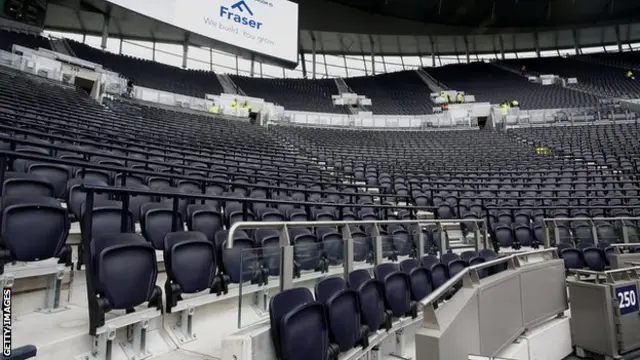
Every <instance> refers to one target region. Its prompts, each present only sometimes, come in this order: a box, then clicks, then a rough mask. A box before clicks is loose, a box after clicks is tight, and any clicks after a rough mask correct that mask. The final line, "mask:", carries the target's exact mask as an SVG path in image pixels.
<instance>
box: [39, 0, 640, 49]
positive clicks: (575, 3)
mask: <svg viewBox="0 0 640 360" xmlns="http://www.w3.org/2000/svg"><path fill="white" fill-rule="evenodd" d="M296 2H298V3H299V5H300V10H299V18H300V19H299V22H300V37H299V38H300V44H299V45H300V47H299V48H300V50H301V51H303V52H306V53H311V52H317V53H323V54H337V55H371V54H378V55H420V56H429V55H434V54H437V55H456V54H464V53H467V54H469V53H472V54H486V53H496V54H497V53H509V52H522V51H542V50H556V49H569V48H577V47H588V46H603V45H615V44H620V43H621V42H622V43H631V42H636V41H640V19H639V18H640V16H639V15H640V1H637V0H369V1H363V0H322V1H321V0H297V1H296ZM107 14H109V16H107ZM105 19H108V20H105ZM105 21H107V23H108V31H109V36H110V37H115V38H123V39H132V40H143V41H156V42H165V43H180V44H182V43H184V42H185V41H187V42H189V43H190V44H191V45H194V46H202V47H211V46H214V47H217V48H221V46H220V45H221V44H214V43H212V41H211V40H210V39H207V38H206V37H203V36H199V35H195V34H189V33H187V32H186V31H184V30H182V29H179V28H177V27H174V26H171V25H169V24H165V23H162V22H159V21H156V20H153V19H151V18H149V17H146V16H143V15H140V14H137V13H134V12H132V11H129V10H127V9H124V8H120V7H118V6H114V5H111V4H109V3H107V2H106V1H105V0H50V1H49V8H48V11H47V17H46V21H45V29H49V30H54V31H63V32H74V33H80V34H87V35H97V36H101V35H102V34H103V30H104V24H105ZM636 22H638V23H636ZM221 49H222V50H224V47H223V46H222V48H221Z"/></svg>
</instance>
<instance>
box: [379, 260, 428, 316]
mask: <svg viewBox="0 0 640 360" xmlns="http://www.w3.org/2000/svg"><path fill="white" fill-rule="evenodd" d="M374 272H375V277H376V279H378V280H380V281H381V282H382V286H383V289H384V295H385V301H386V304H387V307H388V308H389V309H390V310H391V312H392V314H393V316H394V317H402V316H412V317H414V318H415V317H416V316H417V305H416V303H415V302H414V301H413V300H412V299H411V280H410V279H409V275H407V274H406V273H404V272H402V271H400V269H399V268H398V265H396V264H393V263H385V264H380V265H377V266H376V267H375V269H374Z"/></svg>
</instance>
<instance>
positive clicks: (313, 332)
mask: <svg viewBox="0 0 640 360" xmlns="http://www.w3.org/2000/svg"><path fill="white" fill-rule="evenodd" d="M279 328H280V329H279V331H280V347H281V352H282V353H281V356H282V357H281V359H283V360H296V359H308V360H325V359H326V358H327V353H328V351H329V331H328V323H327V314H326V311H325V307H324V305H322V304H320V303H318V302H312V303H307V304H304V305H300V306H299V307H297V308H296V309H294V310H292V311H291V312H289V313H287V314H286V315H285V316H284V317H283V318H282V320H281V323H280V326H279Z"/></svg>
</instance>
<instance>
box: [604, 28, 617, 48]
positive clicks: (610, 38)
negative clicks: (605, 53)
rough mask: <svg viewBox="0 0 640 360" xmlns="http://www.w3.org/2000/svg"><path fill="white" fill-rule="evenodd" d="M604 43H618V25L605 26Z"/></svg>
mask: <svg viewBox="0 0 640 360" xmlns="http://www.w3.org/2000/svg"><path fill="white" fill-rule="evenodd" d="M604 43H605V44H616V43H617V40H616V27H615V26H607V27H605V28H604Z"/></svg>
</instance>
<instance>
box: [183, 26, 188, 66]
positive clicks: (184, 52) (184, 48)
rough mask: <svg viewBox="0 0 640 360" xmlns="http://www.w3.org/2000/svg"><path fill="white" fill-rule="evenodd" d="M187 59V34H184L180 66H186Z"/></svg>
mask: <svg viewBox="0 0 640 360" xmlns="http://www.w3.org/2000/svg"><path fill="white" fill-rule="evenodd" d="M188 59H189V35H188V34H187V35H185V38H184V43H182V68H183V69H186V68H187V60H188Z"/></svg>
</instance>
